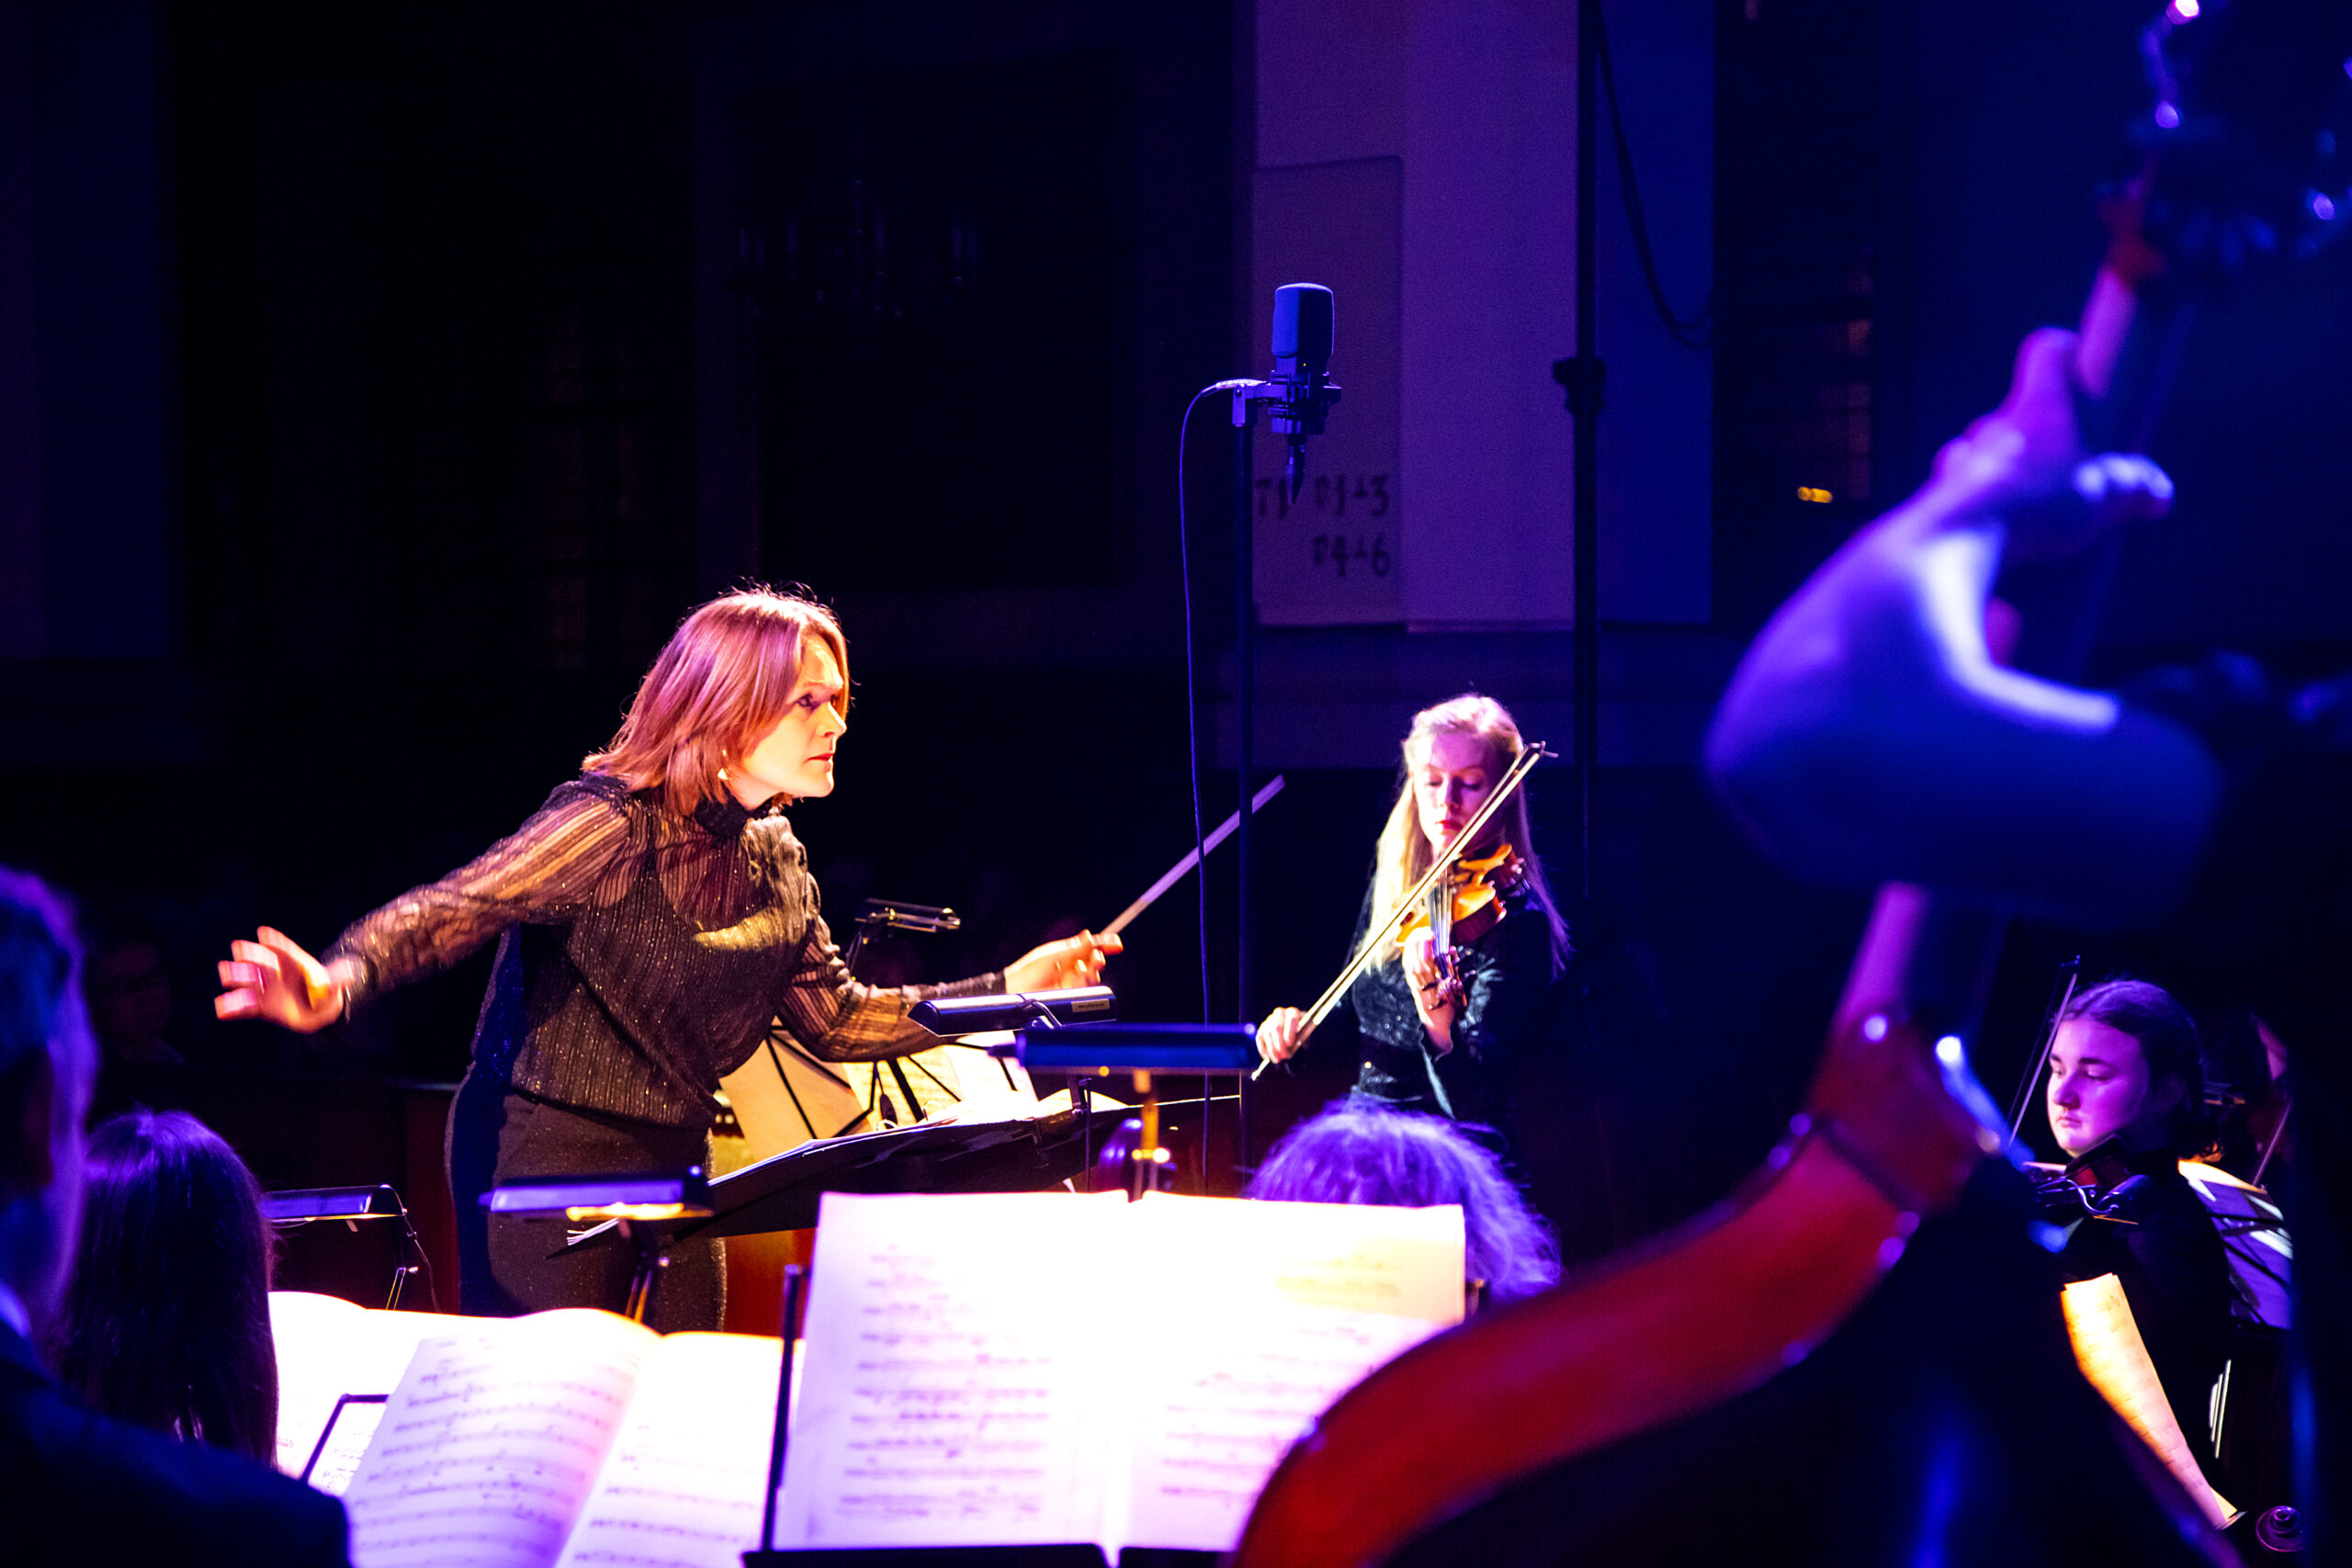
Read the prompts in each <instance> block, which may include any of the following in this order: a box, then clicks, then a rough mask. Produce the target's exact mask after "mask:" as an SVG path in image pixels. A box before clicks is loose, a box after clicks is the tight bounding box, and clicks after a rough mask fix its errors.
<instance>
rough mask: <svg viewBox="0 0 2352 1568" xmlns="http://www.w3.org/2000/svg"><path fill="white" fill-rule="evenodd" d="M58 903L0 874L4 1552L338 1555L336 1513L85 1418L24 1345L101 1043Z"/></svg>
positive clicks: (275, 1483)
mask: <svg viewBox="0 0 2352 1568" xmlns="http://www.w3.org/2000/svg"><path fill="white" fill-rule="evenodd" d="M80 959H81V953H80V948H79V945H78V943H77V942H76V941H75V939H74V932H73V929H72V922H71V919H70V918H69V917H68V915H67V913H66V909H65V905H64V903H63V901H62V900H61V899H60V898H58V897H56V896H55V895H54V894H53V893H51V891H50V890H49V889H48V888H47V887H46V886H43V885H42V884H41V883H40V881H39V880H37V879H36V878H33V877H31V876H28V875H26V874H22V873H20V872H15V871H10V870H8V869H6V867H0V1560H5V1561H6V1562H8V1563H9V1564H11V1565H12V1568H47V1565H48V1564H51V1563H56V1564H64V1563H74V1564H82V1563H91V1562H170V1563H172V1564H174V1565H175V1568H209V1565H212V1564H220V1565H222V1568H226V1565H228V1564H255V1565H259V1564H278V1563H283V1564H292V1565H308V1564H312V1563H318V1564H324V1565H326V1568H334V1565H336V1564H343V1563H347V1562H348V1561H349V1551H348V1546H347V1538H348V1534H349V1530H348V1526H347V1525H346V1523H345V1517H344V1512H343V1505H342V1504H340V1503H338V1502H336V1501H335V1500H334V1498H332V1497H329V1496H327V1495H324V1494H322V1493H319V1492H315V1491H312V1490H311V1488H310V1487H307V1486H305V1485H303V1484H302V1483H300V1482H297V1481H293V1480H290V1479H288V1478H287V1477H285V1476H282V1475H279V1474H277V1473H276V1472H272V1471H270V1470H268V1469H267V1468H266V1467H264V1466H262V1465H259V1464H256V1463H254V1462H253V1461H249V1460H244V1459H240V1458H238V1457H236V1456H234V1455H232V1454H226V1453H221V1452H219V1451H217V1450H211V1449H208V1448H206V1447H204V1446H203V1445H201V1444H194V1443H182V1442H177V1441H175V1440H173V1439H171V1438H164V1437H159V1436H156V1435H154V1434H152V1433H148V1432H142V1431H140V1430H138V1429H137V1428H135V1427H127V1426H124V1425H122V1424H121V1423H119V1422H116V1421H112V1420H109V1419H107V1417H105V1416H99V1415H96V1414H95V1413H94V1412H91V1411H88V1410H85V1409H83V1408H81V1407H80V1406H78V1405H76V1404H74V1402H73V1401H72V1400H70V1399H69V1398H67V1397H66V1394H65V1393H64V1391H63V1390H62V1388H61V1387H59V1385H58V1384H57V1382H55V1380H53V1379H52V1378H51V1377H50V1375H49V1373H48V1372H47V1371H45V1370H44V1369H43V1368H42V1366H41V1362H40V1358H39V1356H38V1355H37V1354H36V1353H35V1351H34V1348H33V1345H32V1342H31V1340H30V1339H29V1338H28V1334H29V1333H30V1332H31V1331H32V1329H33V1328H34V1327H35V1326H36V1325H40V1324H42V1323H44V1322H45V1321H46V1320H47V1319H48V1317H49V1315H50V1314H51V1313H52V1312H53V1311H54V1310H55V1308H56V1306H57V1304H58V1297H59V1295H60V1293H61V1292H60V1290H59V1287H60V1285H61V1283H62V1270H63V1267H64V1264H65V1262H66V1260H67V1259H68V1258H71V1257H72V1256H73V1252H74V1235H75V1231H76V1229H77V1222H78V1219H79V1200H80V1190H81V1183H82V1177H83V1156H84V1133H83V1124H84V1117H85V1113H86V1111H87V1110H88V1105H89V1097H90V1087H91V1078H92V1077H93V1076H94V1075H95V1072H96V1051H95V1049H94V1048H93V1046H92V1043H91V1041H90V1039H89V1025H88V1021H87V1020H86V1019H85V1016H84V1014H83V1009H82V998H81V995H80Z"/></svg>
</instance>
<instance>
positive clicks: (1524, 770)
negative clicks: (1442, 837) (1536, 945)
mask: <svg viewBox="0 0 2352 1568" xmlns="http://www.w3.org/2000/svg"><path fill="white" fill-rule="evenodd" d="M1551 755H1553V752H1552V751H1551V750H1549V749H1548V748H1547V747H1545V746H1544V743H1543V742H1542V741H1541V740H1537V741H1533V742H1531V743H1530V744H1529V745H1527V746H1526V747H1524V748H1522V749H1521V751H1520V753H1519V755H1518V756H1517V757H1516V758H1514V759H1512V761H1511V764H1510V772H1509V773H1505V774H1503V782H1502V783H1500V784H1497V785H1496V786H1495V791H1494V793H1493V794H1492V795H1488V796H1487V803H1486V804H1485V805H1484V806H1481V807H1478V809H1477V810H1476V812H1475V813H1473V814H1472V816H1471V818H1470V820H1469V821H1467V822H1465V823H1464V824H1463V827H1462V831H1460V832H1459V833H1456V834H1455V835H1454V836H1453V847H1451V848H1450V849H1448V850H1446V851H1445V852H1443V853H1442V854H1440V855H1438V856H1437V857H1436V858H1435V859H1433V860H1431V861H1430V868H1429V870H1427V871H1425V872H1423V873H1422V874H1421V879H1420V880H1419V882H1416V883H1414V884H1413V886H1412V888H1411V890H1410V891H1408V893H1407V894H1406V895H1405V897H1403V898H1402V899H1400V900H1398V902H1397V908H1394V909H1392V910H1390V911H1389V912H1388V918H1387V919H1385V920H1383V921H1381V923H1380V926H1379V929H1377V930H1376V931H1371V932H1369V933H1367V934H1366V935H1365V937H1364V940H1363V945H1361V946H1359V947H1358V948H1357V949H1356V953H1355V956H1354V957H1353V958H1351V959H1350V960H1348V966H1347V967H1346V968H1345V969H1342V970H1340V977H1339V978H1338V979H1336V980H1334V981H1332V982H1331V983H1330V985H1329V986H1328V987H1325V988H1324V991H1323V994H1322V995H1321V996H1319V997H1317V998H1315V1005H1314V1006H1313V1007H1311V1008H1308V1009H1307V1010H1306V1027H1304V1028H1302V1029H1301V1030H1300V1031H1299V1032H1298V1038H1299V1041H1300V1043H1305V1042H1306V1037H1307V1036H1308V1035H1310V1034H1312V1033H1314V1032H1315V1031H1316V1029H1317V1026H1318V1025H1320V1024H1321V1023H1322V1021H1324V1020H1325V1019H1327V1018H1329V1017H1330V1016H1331V1010H1332V1009H1333V1008H1335V1007H1338V1006H1339V1005H1340V998H1341V997H1344V996H1346V995H1347V994H1348V987H1350V986H1352V985H1354V984H1355V983H1356V976H1359V975H1361V974H1363V972H1364V968H1365V966H1366V965H1367V964H1370V963H1371V962H1372V960H1373V955H1374V953H1378V952H1380V950H1381V943H1382V942H1385V940H1386V939H1387V937H1388V933H1389V932H1391V931H1395V930H1396V929H1397V926H1398V925H1399V924H1401V923H1402V922H1403V921H1404V919H1405V918H1406V916H1408V915H1409V914H1410V913H1412V911H1413V910H1415V909H1417V908H1419V907H1420V903H1421V898H1422V897H1423V895H1425V894H1427V893H1428V892H1429V890H1430V887H1431V886H1434V885H1435V884H1436V882H1437V879H1438V878H1439V877H1441V876H1443V875H1444V874H1446V873H1447V872H1449V871H1451V870H1453V863H1454V862H1456V861H1458V860H1460V859H1461V858H1462V857H1463V855H1464V853H1465V852H1467V851H1468V850H1469V848H1470V846H1471V845H1473V844H1475V843H1476V842H1477V841H1478V835H1479V834H1480V833H1483V832H1485V831H1486V829H1487V823H1488V822H1489V821H1492V820H1493V819H1494V815H1495V813H1496V812H1498V811H1499V810H1501V809H1502V807H1503V803H1504V802H1505V801H1507V800H1509V799H1510V797H1511V795H1513V794H1514V793H1516V792H1517V790H1518V789H1519V786H1520V785H1521V784H1524V783H1526V782H1527V775H1528V774H1530V773H1533V772H1534V771H1535V764H1536V763H1538V762H1540V761H1543V760H1544V758H1546V757H1549V756H1551ZM1273 1065H1274V1064H1273V1062H1272V1060H1271V1059H1268V1060H1266V1061H1262V1062H1260V1063H1259V1064H1258V1066H1257V1070H1256V1071H1255V1072H1252V1073H1251V1074H1250V1079H1251V1081H1253V1082H1254V1081H1256V1080H1257V1079H1258V1078H1259V1077H1261V1076H1262V1075H1263V1074H1264V1072H1265V1070H1266V1069H1267V1068H1268V1067H1271V1066H1273Z"/></svg>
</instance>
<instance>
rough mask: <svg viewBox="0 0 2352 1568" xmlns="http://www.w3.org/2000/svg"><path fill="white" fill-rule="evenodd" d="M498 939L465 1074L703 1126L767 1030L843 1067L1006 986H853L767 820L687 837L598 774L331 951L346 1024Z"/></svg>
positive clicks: (996, 978)
mask: <svg viewBox="0 0 2352 1568" xmlns="http://www.w3.org/2000/svg"><path fill="white" fill-rule="evenodd" d="M493 936H495V937H498V938H499V947H498V958H497V963H496V965H495V967H494V969H493V970H492V976H491V983H490V991H489V994H488V995H487V996H486V997H484V998H482V1008H481V1021H480V1022H479V1023H478V1024H477V1025H476V1026H475V1030H474V1071H475V1072H476V1073H478V1074H482V1075H486V1076H487V1077H490V1078H491V1079H492V1081H495V1082H500V1083H504V1084H507V1085H510V1086H512V1087H513V1088H515V1089H520V1090H522V1091H523V1092H524V1093H526V1094H528V1095H531V1096H533V1097H535V1098H537V1099H540V1100H552V1101H555V1102H556V1103H558V1104H561V1105H568V1106H574V1107H578V1108H581V1109H584V1110H590V1111H605V1112H608V1113H610V1114H613V1115H616V1116H626V1117H629V1118H632V1119H634V1120H637V1121H641V1122H658V1123H661V1124H663V1125H668V1126H681V1127H684V1126H698V1125H703V1124H707V1122H709V1121H710V1119H711V1117H712V1116H713V1115H714V1114H715V1113H716V1111H717V1110H718V1103H717V1101H716V1100H714V1099H713V1098H712V1097H713V1095H714V1094H715V1093H716V1091H717V1090H718V1080H719V1079H720V1077H723V1076H724V1075H725V1074H727V1073H729V1072H732V1071H733V1070H734V1069H735V1068H737V1067H739V1066H742V1064H743V1063H744V1062H745V1061H747V1060H748V1059H749V1058H750V1057H751V1055H752V1052H753V1051H754V1050H756V1049H757V1048H758V1046H759V1043H760V1040H761V1038H762V1036H763V1034H765V1032H766V1031H767V1029H768V1026H769V1022H770V1021H771V1020H775V1019H781V1021H782V1022H783V1024H784V1026H785V1027H786V1029H788V1030H789V1031H790V1032H791V1033H792V1035H793V1036H794V1038H796V1039H797V1040H798V1041H799V1042H800V1043H802V1044H803V1045H805V1046H807V1047H808V1049H809V1053H810V1054H811V1055H817V1056H820V1057H823V1058H825V1059H827V1060H829V1061H836V1062H849V1061H865V1060H873V1059H876V1058H880V1057H885V1056H896V1055H905V1054H907V1053H908V1052H911V1051H918V1050H922V1049H924V1048H925V1047H927V1046H931V1045H934V1044H937V1043H938V1041H937V1038H936V1037H935V1036H933V1035H932V1034H931V1033H929V1032H926V1031H925V1030H923V1029H922V1027H921V1026H919V1025H917V1024H914V1023H912V1022H910V1021H908V1018H907V1010H908V1009H909V1008H910V1007H912V1006H913V1005H914V1004H915V1003H916V1002H917V1001H920V1000H922V999H923V998H926V997H932V996H952V995H959V994H986V993H989V992H992V991H999V990H1001V989H1003V986H1004V978H1003V976H1001V975H1000V974H989V975H981V976H974V977H973V978H971V979H969V980H964V981H959V982H957V983H956V984H954V985H951V986H907V987H888V988H877V987H870V986H865V985H862V984H860V983H859V982H857V981H855V980H853V979H851V978H850V976H849V971H848V969H847V967H846V966H845V965H843V964H842V960H841V954H840V953H838V952H837V951H836V950H835V948H834V946H833V942H832V938H831V934H830V933H829V932H828V931H826V929H825V922H824V920H823V919H821V918H820V916H819V914H818V898H817V885H816V883H815V881H814V880H813V879H811V878H810V876H809V855H808V852H807V851H806V850H805V849H803V848H802V847H801V844H800V840H798V839H797V838H795V837H794V836H793V833H792V826H791V824H790V823H789V822H787V821H786V819H785V818H784V816H783V814H782V813H781V811H780V810H778V809H777V806H776V804H775V803H773V802H772V803H770V804H769V805H768V806H766V807H763V808H761V809H760V810H758V811H747V810H745V809H744V808H743V807H741V805H740V804H738V803H737V802H735V801H734V800H732V799H727V800H706V801H704V802H703V804H702V806H701V807H699V808H698V809H697V810H696V811H695V815H694V816H692V817H690V818H689V817H681V816H679V815H678V814H677V813H676V812H675V811H673V810H672V809H670V808H669V807H666V806H664V805H663V804H662V801H661V800H660V798H659V797H658V795H656V794H655V793H653V792H650V791H639V792H637V793H634V794H632V793H631V792H630V791H629V790H628V787H627V786H626V785H624V784H621V783H620V782H619V781H618V780H616V779H613V778H609V777H606V776H605V775H603V774H598V773H589V774H586V775H584V776H582V777H581V778H578V779H574V780H572V781H571V782H570V783H568V784H559V785H558V786H556V789H555V791H554V793H553V794H551V795H548V799H547V804H546V805H544V806H542V807H539V809H538V811H537V813H536V814H535V815H534V816H533V817H532V818H531V819H530V820H529V821H527V822H526V823H524V824H523V826H522V828H521V829H518V830H517V831H516V832H515V834H514V835H513V836H512V837H510V838H507V839H503V840H500V841H499V842H498V843H496V844H494V845H492V847H491V848H490V849H489V850H488V851H487V852H484V853H483V854H481V856H480V857H478V858H477V859H475V860H474V861H472V862H470V863H468V864H466V865H463V866H460V867H459V868H458V870H456V871H454V872H451V873H450V874H448V875H447V876H445V877H443V878H442V879H441V880H440V881H438V882H435V883H431V884H429V885H427V886H423V887H417V888H413V889H411V890H410V891H409V892H406V893H403V894H401V896H400V897H398V898H395V899H393V900H392V901H391V902H390V903H389V904H387V905H385V906H384V907H383V908H380V909H378V910H377V911H376V912H375V913H373V914H371V915H368V916H367V917H366V918H364V919H361V920H359V921H358V922H357V923H356V924H355V925H353V926H352V928H351V929H350V930H349V931H345V932H344V933H343V935H342V936H341V937H340V938H338V939H337V940H336V942H335V943H334V947H332V948H331V949H329V950H328V952H327V955H326V956H327V958H328V960H329V962H333V961H334V960H335V959H338V958H345V959H351V960H354V961H356V966H357V967H358V969H359V972H360V977H359V978H358V979H357V980H356V982H355V983H354V984H353V985H352V987H350V990H349V993H348V1003H349V1005H350V1006H351V1007H352V1008H353V1009H355V1010H356V1009H357V1008H358V1007H360V1006H362V1005H364V1004H365V1003H366V1002H367V1000H368V998H369V997H371V996H373V995H374V994H375V993H377V992H379V991H381V990H384V989H386V988H388V987H392V986H397V985H399V984H401V982H403V981H406V980H411V979H414V978H416V977H417V976H424V975H430V974H434V973H435V972H437V971H439V970H442V969H446V968H447V967H448V966H449V965H450V964H455V963H457V962H458V960H459V959H461V958H464V957H465V956H466V955H467V954H468V953H472V952H474V951H475V950H476V949H478V948H480V947H481V944H482V943H483V942H487V941H489V940H490V939H491V938H492V937H493Z"/></svg>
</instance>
